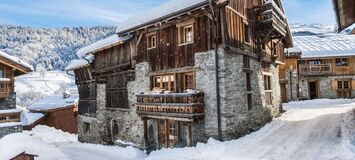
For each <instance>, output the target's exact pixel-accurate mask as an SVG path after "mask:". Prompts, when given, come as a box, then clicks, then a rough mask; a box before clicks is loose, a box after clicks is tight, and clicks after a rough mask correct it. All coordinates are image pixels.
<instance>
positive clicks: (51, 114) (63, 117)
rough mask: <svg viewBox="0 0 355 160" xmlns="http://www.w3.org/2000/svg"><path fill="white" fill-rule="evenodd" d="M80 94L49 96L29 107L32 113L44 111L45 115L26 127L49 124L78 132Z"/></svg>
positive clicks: (63, 129) (71, 131)
mask: <svg viewBox="0 0 355 160" xmlns="http://www.w3.org/2000/svg"><path fill="white" fill-rule="evenodd" d="M78 99H79V96H78V95H71V96H68V97H66V96H58V95H57V96H48V97H45V98H43V99H42V100H40V101H38V102H36V103H34V104H32V105H31V106H29V107H28V109H29V111H30V112H32V113H42V114H43V115H44V116H43V117H40V115H39V117H38V118H36V120H32V123H28V124H27V125H26V126H24V128H25V129H26V130H31V129H32V128H34V127H35V126H36V125H47V126H50V127H54V128H56V129H60V130H62V131H64V132H69V133H78V130H77V115H78Z"/></svg>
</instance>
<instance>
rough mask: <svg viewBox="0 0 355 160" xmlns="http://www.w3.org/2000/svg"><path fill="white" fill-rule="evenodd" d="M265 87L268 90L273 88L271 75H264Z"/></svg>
mask: <svg viewBox="0 0 355 160" xmlns="http://www.w3.org/2000/svg"><path fill="white" fill-rule="evenodd" d="M264 89H265V90H266V91H269V90H271V89H272V88H271V76H269V75H264Z"/></svg>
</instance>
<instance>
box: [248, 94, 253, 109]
mask: <svg viewBox="0 0 355 160" xmlns="http://www.w3.org/2000/svg"><path fill="white" fill-rule="evenodd" d="M247 100H248V111H251V110H252V109H253V96H252V94H248V95H247Z"/></svg>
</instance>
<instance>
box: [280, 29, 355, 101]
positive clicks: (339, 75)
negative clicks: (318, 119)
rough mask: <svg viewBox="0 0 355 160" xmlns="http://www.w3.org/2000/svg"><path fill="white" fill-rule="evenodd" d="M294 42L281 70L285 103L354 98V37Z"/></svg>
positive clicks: (307, 38) (328, 36) (296, 39)
mask: <svg viewBox="0 0 355 160" xmlns="http://www.w3.org/2000/svg"><path fill="white" fill-rule="evenodd" d="M294 42H295V47H294V48H290V49H288V50H287V51H286V52H287V53H286V60H285V62H286V63H285V66H281V67H280V75H281V74H283V75H282V76H280V82H281V91H282V92H281V93H282V97H284V99H283V101H284V102H287V101H290V100H296V99H315V98H354V97H355V35H343V34H326V35H317V36H296V37H294ZM290 77H291V78H290ZM283 91H284V92H283ZM291 94H292V97H291Z"/></svg>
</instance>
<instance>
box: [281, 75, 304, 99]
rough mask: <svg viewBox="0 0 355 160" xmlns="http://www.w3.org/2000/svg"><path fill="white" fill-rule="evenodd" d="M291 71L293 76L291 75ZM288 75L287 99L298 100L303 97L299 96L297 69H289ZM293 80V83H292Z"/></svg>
mask: <svg viewBox="0 0 355 160" xmlns="http://www.w3.org/2000/svg"><path fill="white" fill-rule="evenodd" d="M290 72H291V76H290ZM285 75H286V76H285V77H286V79H285V80H286V82H287V83H286V96H287V101H293V100H297V99H299V98H302V97H298V87H297V85H298V73H297V70H296V69H293V70H287V71H286V73H285ZM291 81H292V85H291ZM291 87H292V97H291Z"/></svg>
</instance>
